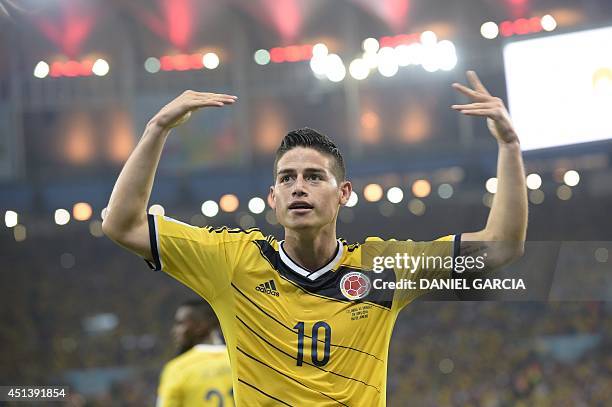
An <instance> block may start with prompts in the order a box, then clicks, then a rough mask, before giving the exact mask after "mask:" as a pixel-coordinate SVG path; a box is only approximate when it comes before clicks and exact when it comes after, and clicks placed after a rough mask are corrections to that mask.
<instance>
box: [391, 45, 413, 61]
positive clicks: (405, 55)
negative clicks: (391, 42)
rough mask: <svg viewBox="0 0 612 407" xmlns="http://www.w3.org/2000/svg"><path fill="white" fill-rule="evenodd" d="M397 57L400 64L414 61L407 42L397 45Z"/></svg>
mask: <svg viewBox="0 0 612 407" xmlns="http://www.w3.org/2000/svg"><path fill="white" fill-rule="evenodd" d="M395 57H396V60H397V64H398V65H399V66H408V65H410V64H411V63H412V58H411V52H410V47H409V46H408V45H405V44H401V45H398V46H397V47H395Z"/></svg>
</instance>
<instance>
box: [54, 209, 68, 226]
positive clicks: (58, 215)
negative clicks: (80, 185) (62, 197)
mask: <svg viewBox="0 0 612 407" xmlns="http://www.w3.org/2000/svg"><path fill="white" fill-rule="evenodd" d="M68 222H70V212H68V211H67V210H66V209H57V210H56V211H55V223H56V224H58V225H60V226H63V225H65V224H66V223H68Z"/></svg>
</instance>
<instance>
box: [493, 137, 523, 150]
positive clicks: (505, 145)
mask: <svg viewBox="0 0 612 407" xmlns="http://www.w3.org/2000/svg"><path fill="white" fill-rule="evenodd" d="M497 146H498V147H499V148H500V149H507V150H518V151H520V150H521V143H520V141H519V139H518V137H517V138H515V139H514V140H512V141H501V140H498V141H497Z"/></svg>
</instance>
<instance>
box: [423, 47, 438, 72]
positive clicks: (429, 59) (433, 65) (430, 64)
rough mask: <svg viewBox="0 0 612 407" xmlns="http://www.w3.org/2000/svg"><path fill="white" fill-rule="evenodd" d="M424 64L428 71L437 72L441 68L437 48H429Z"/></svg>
mask: <svg viewBox="0 0 612 407" xmlns="http://www.w3.org/2000/svg"><path fill="white" fill-rule="evenodd" d="M422 66H423V69H424V70H426V71H427V72H436V71H439V70H440V61H439V58H438V55H437V52H435V50H427V51H426V52H425V57H424V58H423V62H422Z"/></svg>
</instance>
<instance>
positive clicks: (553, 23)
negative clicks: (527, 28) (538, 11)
mask: <svg viewBox="0 0 612 407" xmlns="http://www.w3.org/2000/svg"><path fill="white" fill-rule="evenodd" d="M540 24H542V28H543V29H544V31H553V30H554V29H555V28H557V20H555V18H554V17H553V16H551V15H550V14H546V15H545V16H543V17H542V19H541V20H540Z"/></svg>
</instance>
